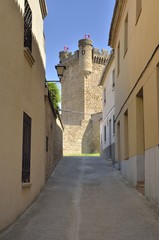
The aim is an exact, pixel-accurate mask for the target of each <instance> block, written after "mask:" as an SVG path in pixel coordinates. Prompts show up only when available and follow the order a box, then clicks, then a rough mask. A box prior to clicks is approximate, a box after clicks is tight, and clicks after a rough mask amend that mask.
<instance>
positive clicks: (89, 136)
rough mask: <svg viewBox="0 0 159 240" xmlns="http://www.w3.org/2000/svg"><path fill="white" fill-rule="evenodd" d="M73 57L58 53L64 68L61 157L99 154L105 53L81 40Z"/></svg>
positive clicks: (86, 40) (106, 55)
mask: <svg viewBox="0 0 159 240" xmlns="http://www.w3.org/2000/svg"><path fill="white" fill-rule="evenodd" d="M78 47H79V50H77V51H76V52H74V54H72V53H70V52H68V51H62V52H60V54H59V56H60V62H61V63H62V64H64V65H65V66H66V71H65V73H64V76H63V77H62V80H61V84H62V121H63V124H64V128H65V130H64V140H63V142H64V154H73V153H93V152H99V149H100V134H99V121H100V118H101V111H102V90H101V88H100V87H99V86H98V83H99V80H100V77H101V74H102V72H103V69H104V66H105V64H106V62H107V59H108V52H107V51H106V50H102V51H101V52H100V51H99V49H96V48H93V45H92V40H90V39H82V40H79V43H78Z"/></svg>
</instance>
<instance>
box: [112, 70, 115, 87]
mask: <svg viewBox="0 0 159 240" xmlns="http://www.w3.org/2000/svg"><path fill="white" fill-rule="evenodd" d="M114 88H115V69H114V70H113V71H112V90H114Z"/></svg>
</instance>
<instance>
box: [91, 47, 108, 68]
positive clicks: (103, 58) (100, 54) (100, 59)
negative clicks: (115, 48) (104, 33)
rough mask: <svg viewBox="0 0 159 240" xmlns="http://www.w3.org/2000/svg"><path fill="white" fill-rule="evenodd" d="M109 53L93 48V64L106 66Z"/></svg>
mask: <svg viewBox="0 0 159 240" xmlns="http://www.w3.org/2000/svg"><path fill="white" fill-rule="evenodd" d="M108 57H109V53H108V51H107V50H105V49H101V50H100V49H98V48H93V62H94V63H98V64H106V62H107V60H108Z"/></svg>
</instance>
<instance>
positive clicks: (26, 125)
mask: <svg viewBox="0 0 159 240" xmlns="http://www.w3.org/2000/svg"><path fill="white" fill-rule="evenodd" d="M30 156H31V118H30V117H29V116H28V115H27V114H26V113H25V112H24V113H23V152H22V182H23V183H28V182H30Z"/></svg>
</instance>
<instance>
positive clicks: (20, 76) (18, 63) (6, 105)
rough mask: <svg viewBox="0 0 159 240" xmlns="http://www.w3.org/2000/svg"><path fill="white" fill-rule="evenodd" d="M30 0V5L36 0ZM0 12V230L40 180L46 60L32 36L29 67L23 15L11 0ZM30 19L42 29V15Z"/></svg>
mask: <svg viewBox="0 0 159 240" xmlns="http://www.w3.org/2000/svg"><path fill="white" fill-rule="evenodd" d="M29 2H30V3H32V4H33V2H35V1H31V0H30V1H29ZM21 3H22V1H21ZM36 4H37V2H36ZM30 5H31V4H30ZM33 6H34V9H33V16H34V13H35V14H37V15H39V14H41V13H40V12H36V11H34V10H35V3H34V4H33ZM0 16H1V23H0V26H1V32H2V33H3V34H2V35H1V46H0V55H1V58H0V83H1V87H0V109H1V117H0V132H1V138H0V152H1V157H0V194H1V198H0V215H1V217H0V218H1V221H0V229H3V228H4V227H5V226H7V225H8V224H10V223H11V222H12V221H14V220H15V219H16V217H17V216H19V214H20V213H22V212H23V211H24V210H25V209H26V207H27V206H28V205H29V204H30V203H31V202H32V201H33V200H34V199H35V197H36V196H37V194H38V193H39V192H40V190H41V188H42V186H43V184H44V159H45V151H44V146H45V145H44V139H45V138H44V137H45V128H44V127H45V105H44V81H45V70H44V66H43V62H44V61H45V60H44V58H43V59H41V56H42V55H43V53H42V52H43V51H44V50H43V51H41V52H40V51H39V46H40V45H41V43H40V41H39V43H38V44H37V42H36V41H35V39H34V38H33V52H32V54H33V57H34V59H35V64H34V65H33V66H32V67H31V66H30V65H29V63H28V61H27V59H26V57H25V56H24V51H23V50H24V49H23V37H24V34H23V31H24V28H23V18H22V13H21V10H20V8H19V7H18V5H17V4H16V3H15V1H10V0H5V1H3V3H1V7H0ZM6 16H7V17H6ZM37 17H38V19H40V18H41V17H40V16H37ZM35 18H36V17H33V22H34V24H33V25H34V29H35V24H37V25H38V24H39V25H40V26H41V31H42V32H43V28H42V20H41V22H40V23H38V22H36V23H35ZM38 37H39V36H37V38H38ZM42 48H43V46H40V49H42ZM23 112H26V113H27V114H28V115H29V116H30V117H31V119H32V132H31V185H30V186H29V187H23V186H22V182H21V174H22V138H23Z"/></svg>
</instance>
